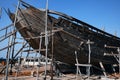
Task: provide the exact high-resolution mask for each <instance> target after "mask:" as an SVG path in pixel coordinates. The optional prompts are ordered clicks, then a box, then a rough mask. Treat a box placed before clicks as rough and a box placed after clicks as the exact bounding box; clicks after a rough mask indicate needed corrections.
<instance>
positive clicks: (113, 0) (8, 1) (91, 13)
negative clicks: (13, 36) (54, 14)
mask: <svg viewBox="0 0 120 80" xmlns="http://www.w3.org/2000/svg"><path fill="white" fill-rule="evenodd" d="M23 1H25V2H28V3H30V4H31V5H33V6H35V7H37V8H45V2H46V0H23ZM17 2H18V0H1V1H0V7H2V8H5V9H7V8H10V10H12V11H13V12H14V11H15V5H17ZM49 9H51V10H55V11H59V12H63V13H65V14H68V15H70V16H73V17H75V18H77V19H79V20H82V21H84V22H87V23H88V24H91V25H93V26H95V27H97V28H99V29H103V28H105V31H106V32H108V33H111V34H114V33H115V32H117V36H118V37H120V29H119V28H120V0H49ZM10 23H11V21H10V20H9V18H8V16H7V15H6V14H5V12H4V10H3V11H2V17H1V19H0V29H1V28H3V27H5V26H7V25H9V24H10ZM1 34H2V33H0V35H1ZM0 45H1V44H0Z"/></svg>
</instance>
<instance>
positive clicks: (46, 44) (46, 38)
mask: <svg viewBox="0 0 120 80" xmlns="http://www.w3.org/2000/svg"><path fill="white" fill-rule="evenodd" d="M47 15H48V0H46V16H45V17H46V19H45V20H46V21H45V46H46V51H45V60H46V63H45V78H44V80H46V75H47V62H48V59H47V53H48V36H47V34H48V33H47V17H48V16H47Z"/></svg>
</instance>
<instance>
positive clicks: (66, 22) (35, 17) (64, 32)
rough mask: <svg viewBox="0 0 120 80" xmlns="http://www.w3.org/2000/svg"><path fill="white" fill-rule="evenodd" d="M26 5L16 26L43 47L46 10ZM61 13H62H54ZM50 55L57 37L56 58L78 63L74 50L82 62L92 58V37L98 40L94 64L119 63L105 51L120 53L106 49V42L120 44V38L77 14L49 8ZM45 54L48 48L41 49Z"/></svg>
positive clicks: (32, 42)
mask: <svg viewBox="0 0 120 80" xmlns="http://www.w3.org/2000/svg"><path fill="white" fill-rule="evenodd" d="M21 3H22V5H23V6H24V9H23V8H19V10H18V15H17V16H16V18H17V20H18V21H19V20H21V19H22V20H21V21H19V22H18V23H16V26H15V27H16V28H17V30H18V31H19V33H20V34H21V36H22V37H23V38H24V39H25V40H26V41H27V42H28V43H29V45H30V46H31V47H32V48H33V49H39V43H40V38H39V37H40V36H45V35H44V33H45V19H46V16H45V15H46V11H45V10H42V9H37V8H35V7H33V6H31V5H29V4H27V3H25V2H23V1H21ZM8 14H9V17H10V19H11V20H12V21H13V22H14V18H15V14H14V13H12V12H10V10H8ZM54 15H57V16H58V17H56V16H54ZM47 17H48V23H47V25H48V28H47V30H48V35H50V36H49V37H48V41H49V45H48V48H49V49H48V57H51V55H52V54H51V50H52V49H51V43H52V37H51V36H52V35H53V37H54V39H53V46H54V47H53V55H54V58H55V60H56V61H61V62H65V63H68V64H71V65H74V64H75V63H76V61H75V54H74V52H75V51H77V52H78V62H79V63H87V62H88V53H89V51H88V50H89V49H88V44H87V41H88V40H90V41H92V42H94V44H92V45H91V64H98V63H99V62H103V63H104V64H114V63H117V61H116V59H115V58H114V57H113V56H109V57H108V56H104V52H109V53H111V52H113V53H117V52H116V50H115V49H106V48H105V47H104V45H105V44H106V45H111V46H117V47H120V38H119V37H116V36H114V35H111V34H109V33H107V32H104V31H102V30H100V29H98V28H96V27H94V26H92V25H89V24H87V23H85V22H83V21H80V20H78V19H76V18H73V17H71V16H68V15H66V14H63V13H60V12H56V11H52V10H48V15H47ZM44 40H45V37H42V45H41V46H42V49H45V41H44ZM40 53H41V54H42V55H45V52H44V51H41V52H40Z"/></svg>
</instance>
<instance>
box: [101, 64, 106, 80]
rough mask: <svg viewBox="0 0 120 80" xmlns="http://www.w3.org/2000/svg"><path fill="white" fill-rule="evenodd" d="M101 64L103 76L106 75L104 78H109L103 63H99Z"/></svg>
mask: <svg viewBox="0 0 120 80" xmlns="http://www.w3.org/2000/svg"><path fill="white" fill-rule="evenodd" d="M99 64H100V67H101V68H102V70H103V74H104V76H105V77H106V78H107V74H106V72H105V68H104V66H103V64H102V62H99Z"/></svg>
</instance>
